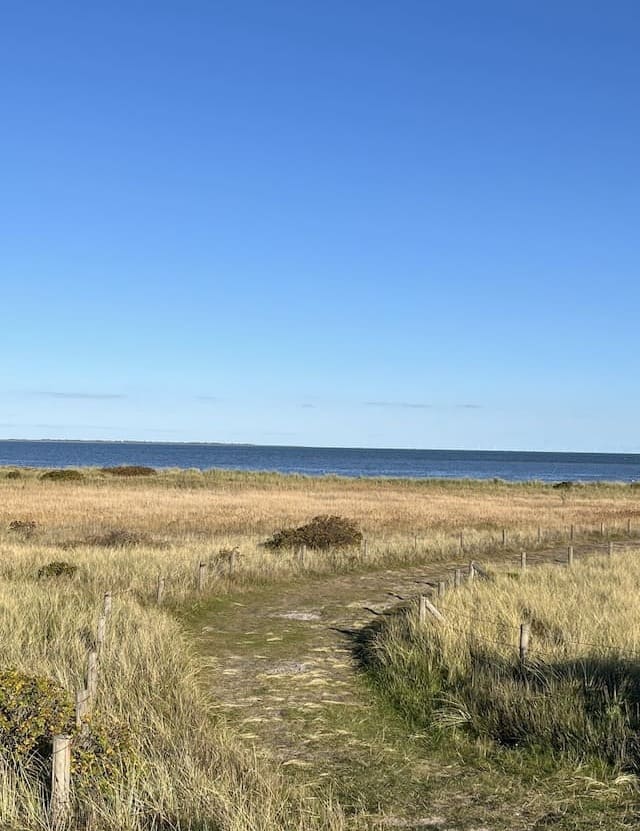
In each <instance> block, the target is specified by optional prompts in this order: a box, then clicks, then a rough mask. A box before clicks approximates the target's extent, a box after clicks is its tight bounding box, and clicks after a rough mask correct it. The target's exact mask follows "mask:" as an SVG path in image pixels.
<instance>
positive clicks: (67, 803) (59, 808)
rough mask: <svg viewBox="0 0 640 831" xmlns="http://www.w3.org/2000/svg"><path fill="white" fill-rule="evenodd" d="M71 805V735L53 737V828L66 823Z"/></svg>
mask: <svg viewBox="0 0 640 831" xmlns="http://www.w3.org/2000/svg"><path fill="white" fill-rule="evenodd" d="M70 807H71V736H68V735H66V734H65V735H60V736H54V737H53V753H52V757H51V822H52V825H53V826H54V828H60V827H62V826H64V825H66V823H67V819H68V817H69V810H70Z"/></svg>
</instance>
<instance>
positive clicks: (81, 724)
mask: <svg viewBox="0 0 640 831" xmlns="http://www.w3.org/2000/svg"><path fill="white" fill-rule="evenodd" d="M88 715H89V690H87V689H86V688H85V689H84V690H76V727H77V728H78V730H82V732H83V733H84V732H86V729H87V725H86V723H85V721H84V720H85V718H86V717H87V716H88Z"/></svg>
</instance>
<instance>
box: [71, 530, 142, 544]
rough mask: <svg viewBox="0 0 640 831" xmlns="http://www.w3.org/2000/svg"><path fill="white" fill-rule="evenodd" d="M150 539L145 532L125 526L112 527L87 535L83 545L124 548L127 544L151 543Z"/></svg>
mask: <svg viewBox="0 0 640 831" xmlns="http://www.w3.org/2000/svg"><path fill="white" fill-rule="evenodd" d="M151 543H152V540H151V539H150V538H149V537H148V536H147V535H146V534H139V533H138V532H136V531H128V530H127V529H126V528H113V529H111V530H110V531H106V532H105V533H104V534H95V535H94V536H92V537H87V538H86V540H85V542H84V544H85V545H98V546H101V547H103V548H125V547H126V546H129V545H151Z"/></svg>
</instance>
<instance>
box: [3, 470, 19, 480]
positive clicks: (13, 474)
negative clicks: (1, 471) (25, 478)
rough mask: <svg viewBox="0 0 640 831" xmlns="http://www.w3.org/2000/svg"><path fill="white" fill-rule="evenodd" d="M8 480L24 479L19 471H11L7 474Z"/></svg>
mask: <svg viewBox="0 0 640 831" xmlns="http://www.w3.org/2000/svg"><path fill="white" fill-rule="evenodd" d="M6 478H7V479H22V474H21V473H20V471H19V470H10V471H9V472H8V473H7V474H6Z"/></svg>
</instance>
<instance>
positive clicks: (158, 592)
mask: <svg viewBox="0 0 640 831" xmlns="http://www.w3.org/2000/svg"><path fill="white" fill-rule="evenodd" d="M163 600H164V577H162V576H159V577H158V586H157V589H156V603H157V604H158V606H159V605H160V604H161V603H162V601H163Z"/></svg>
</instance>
